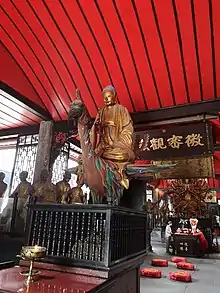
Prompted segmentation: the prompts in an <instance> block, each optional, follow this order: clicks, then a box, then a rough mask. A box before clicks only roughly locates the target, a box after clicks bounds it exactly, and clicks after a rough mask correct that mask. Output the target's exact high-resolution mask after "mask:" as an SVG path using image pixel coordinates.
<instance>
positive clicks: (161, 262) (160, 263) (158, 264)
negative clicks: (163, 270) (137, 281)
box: [151, 258, 168, 267]
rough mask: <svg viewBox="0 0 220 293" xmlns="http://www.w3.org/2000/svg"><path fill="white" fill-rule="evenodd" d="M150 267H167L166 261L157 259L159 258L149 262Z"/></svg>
mask: <svg viewBox="0 0 220 293" xmlns="http://www.w3.org/2000/svg"><path fill="white" fill-rule="evenodd" d="M151 265H152V266H155V267H168V260H166V259H159V258H154V259H152V261H151Z"/></svg>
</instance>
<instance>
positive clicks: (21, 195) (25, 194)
mask: <svg viewBox="0 0 220 293" xmlns="http://www.w3.org/2000/svg"><path fill="white" fill-rule="evenodd" d="M19 177H20V180H21V182H20V183H19V184H18V186H17V187H16V189H15V190H14V191H13V193H12V194H11V196H10V197H12V198H14V197H17V198H18V204H17V211H18V212H19V215H20V217H21V218H22V219H23V220H24V222H25V223H26V218H27V204H28V202H29V199H30V197H31V196H32V194H33V187H32V185H31V183H30V182H28V181H27V177H28V172H27V171H22V172H21V173H20V174H19Z"/></svg>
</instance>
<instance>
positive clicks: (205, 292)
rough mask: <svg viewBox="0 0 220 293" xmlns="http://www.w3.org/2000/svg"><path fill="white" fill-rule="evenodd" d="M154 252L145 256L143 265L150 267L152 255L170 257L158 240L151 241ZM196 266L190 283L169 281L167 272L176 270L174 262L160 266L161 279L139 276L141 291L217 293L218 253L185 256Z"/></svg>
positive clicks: (219, 270) (145, 292) (219, 276)
mask: <svg viewBox="0 0 220 293" xmlns="http://www.w3.org/2000/svg"><path fill="white" fill-rule="evenodd" d="M152 244H153V250H154V253H150V254H149V255H148V257H147V258H146V261H145V263H144V264H143V267H150V261H151V259H152V258H154V257H161V258H165V259H168V260H169V259H170V256H169V255H168V254H166V253H165V246H164V245H163V244H162V243H160V242H159V241H152ZM187 259H188V261H189V262H192V263H194V264H195V266H196V270H195V271H194V272H192V283H181V282H175V281H171V280H170V279H169V272H171V271H177V269H176V266H175V264H173V263H169V266H168V267H166V268H161V270H162V275H163V276H162V278H161V279H150V278H141V293H148V292H149V293H163V292H164V293H165V292H166V293H219V292H220V258H219V255H210V257H209V258H202V259H196V258H187Z"/></svg>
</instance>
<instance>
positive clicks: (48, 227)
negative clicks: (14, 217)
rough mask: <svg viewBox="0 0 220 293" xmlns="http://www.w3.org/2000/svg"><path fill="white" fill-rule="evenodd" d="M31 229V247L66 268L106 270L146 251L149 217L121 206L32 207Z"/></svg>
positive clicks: (40, 205) (42, 205)
mask: <svg viewBox="0 0 220 293" xmlns="http://www.w3.org/2000/svg"><path fill="white" fill-rule="evenodd" d="M28 230H29V233H28V245H40V246H44V247H46V249H47V258H46V260H47V261H50V262H55V263H62V264H66V265H78V266H85V267H94V266H95V267H100V268H101V267H106V268H107V267H111V266H113V265H114V264H116V263H119V262H122V261H124V260H127V259H130V258H132V257H134V256H137V255H144V254H146V250H147V216H146V214H145V213H142V212H136V211H133V210H129V209H122V208H119V207H110V206H105V205H44V204H37V205H31V206H30V220H29V229H28Z"/></svg>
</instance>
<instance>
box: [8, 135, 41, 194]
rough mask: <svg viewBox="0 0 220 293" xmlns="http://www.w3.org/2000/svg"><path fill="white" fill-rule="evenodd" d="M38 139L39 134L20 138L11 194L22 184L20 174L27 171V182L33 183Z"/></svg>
mask: <svg viewBox="0 0 220 293" xmlns="http://www.w3.org/2000/svg"><path fill="white" fill-rule="evenodd" d="M38 137H39V135H38V134H32V135H22V136H18V139H17V146H16V156H15V164H14V169H13V172H12V179H11V189H10V191H11V192H13V191H14V189H15V188H16V186H17V185H18V184H19V183H20V179H19V174H20V173H21V172H22V171H27V172H28V178H27V180H28V181H29V182H31V183H32V182H33V178H34V170H35V163H36V156H37V147H38Z"/></svg>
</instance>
